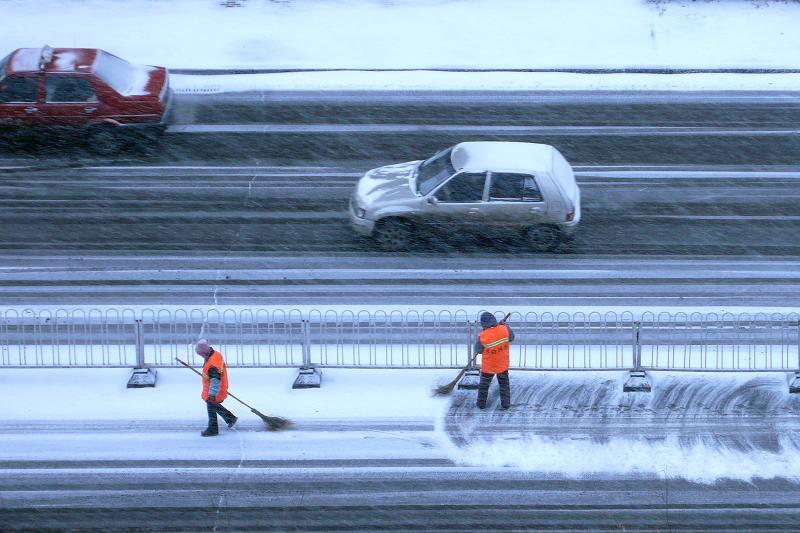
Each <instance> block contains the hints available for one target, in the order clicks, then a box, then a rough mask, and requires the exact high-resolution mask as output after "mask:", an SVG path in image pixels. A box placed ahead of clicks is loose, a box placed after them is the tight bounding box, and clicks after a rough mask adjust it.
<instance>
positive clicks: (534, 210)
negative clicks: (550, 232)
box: [531, 207, 542, 213]
mask: <svg viewBox="0 0 800 533" xmlns="http://www.w3.org/2000/svg"><path fill="white" fill-rule="evenodd" d="M541 211H542V208H541V207H531V213H539V212H541Z"/></svg>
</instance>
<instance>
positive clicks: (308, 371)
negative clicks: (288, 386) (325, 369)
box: [292, 367, 322, 389]
mask: <svg viewBox="0 0 800 533" xmlns="http://www.w3.org/2000/svg"><path fill="white" fill-rule="evenodd" d="M320 385H322V372H320V371H319V369H317V368H311V367H303V368H301V369H300V371H299V372H298V373H297V379H295V380H294V383H293V384H292V388H293V389H318V388H319V387H320Z"/></svg>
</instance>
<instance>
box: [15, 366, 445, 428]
mask: <svg viewBox="0 0 800 533" xmlns="http://www.w3.org/2000/svg"><path fill="white" fill-rule="evenodd" d="M130 373H131V371H130V370H129V369H79V368H75V369H14V370H11V369H5V370H4V372H3V377H2V378H0V379H2V387H3V390H4V391H5V393H6V394H9V395H10V396H9V397H13V398H14V409H7V410H5V411H4V412H3V413H2V416H0V421H6V422H8V421H12V420H13V421H31V420H39V421H48V420H49V421H65V420H83V421H91V420H106V421H108V420H112V421H113V420H184V421H185V420H197V421H198V424H202V423H203V422H205V420H206V410H205V403H204V402H203V400H202V399H201V398H200V392H201V381H200V377H199V376H197V375H196V374H194V373H193V372H191V371H190V370H189V369H186V368H170V369H159V370H158V382H157V385H156V387H154V388H143V389H128V388H126V383H127V381H128V377H130ZM296 376H297V370H296V369H294V368H280V369H253V368H248V369H244V368H241V369H239V368H230V374H229V379H230V391H231V392H233V393H234V394H236V396H238V397H240V398H241V399H243V400H244V401H246V402H247V403H249V404H250V405H252V406H253V407H255V408H256V409H258V410H260V411H261V412H263V413H265V414H269V415H279V416H286V417H289V418H291V419H293V420H294V421H295V422H299V423H302V422H303V421H313V420H330V419H334V420H348V419H357V420H363V419H385V418H401V419H419V420H427V421H428V422H430V423H431V424H432V423H433V422H434V419H435V417H436V416H437V414H438V413H439V412H440V411H441V410H443V409H444V408H445V405H446V400H444V399H442V398H432V397H431V396H430V392H431V389H432V387H433V386H434V385H435V384H436V382H437V381H438V380H440V379H446V380H450V379H452V378H453V376H454V372H453V370H402V371H398V370H360V369H358V370H346V369H336V370H333V369H324V370H323V371H322V387H321V388H319V389H297V390H295V389H292V383H293V382H294V379H295V377H296ZM225 406H226V407H228V408H229V409H230V410H231V411H233V412H234V413H235V414H237V415H238V416H240V417H243V420H244V419H246V418H247V417H248V416H249V417H250V418H253V416H252V415H250V414H249V410H248V409H247V408H245V407H243V406H242V405H240V404H239V403H237V402H236V401H235V400H233V399H232V398H230V399H228V400H226V401H225ZM255 420H257V419H255Z"/></svg>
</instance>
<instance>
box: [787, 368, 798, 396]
mask: <svg viewBox="0 0 800 533" xmlns="http://www.w3.org/2000/svg"><path fill="white" fill-rule="evenodd" d="M798 393H800V372H795V373H794V379H793V380H792V382H791V383H789V394H798Z"/></svg>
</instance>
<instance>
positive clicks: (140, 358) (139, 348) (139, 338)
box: [133, 318, 145, 368]
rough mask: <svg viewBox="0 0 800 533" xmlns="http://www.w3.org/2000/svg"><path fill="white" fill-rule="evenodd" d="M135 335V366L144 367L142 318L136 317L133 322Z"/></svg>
mask: <svg viewBox="0 0 800 533" xmlns="http://www.w3.org/2000/svg"><path fill="white" fill-rule="evenodd" d="M133 328H134V334H135V336H136V368H145V364H144V335H143V332H142V319H141V318H137V319H136V320H135V321H134V323H133Z"/></svg>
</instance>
